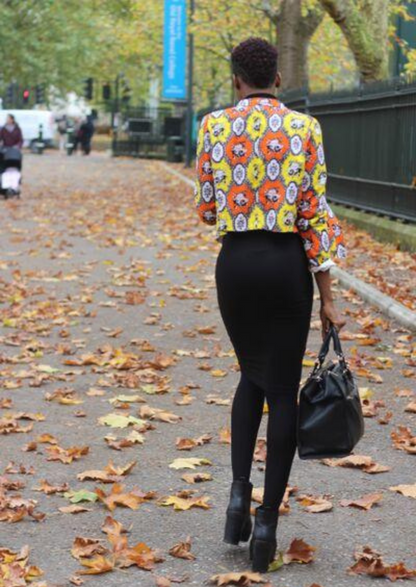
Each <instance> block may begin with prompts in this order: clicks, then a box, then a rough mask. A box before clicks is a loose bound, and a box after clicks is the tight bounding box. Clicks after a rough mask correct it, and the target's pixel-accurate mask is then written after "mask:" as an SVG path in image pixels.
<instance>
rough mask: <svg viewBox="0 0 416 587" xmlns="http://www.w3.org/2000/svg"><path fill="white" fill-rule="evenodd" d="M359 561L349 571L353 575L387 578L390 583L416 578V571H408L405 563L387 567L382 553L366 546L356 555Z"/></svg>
mask: <svg viewBox="0 0 416 587" xmlns="http://www.w3.org/2000/svg"><path fill="white" fill-rule="evenodd" d="M354 558H355V560H356V561H357V562H356V563H355V564H354V565H352V566H351V567H349V568H348V569H347V572H348V573H349V574H351V575H369V576H370V577H387V578H388V579H390V581H396V580H397V579H411V578H412V577H415V576H416V570H408V569H406V567H405V566H404V563H403V562H399V563H394V564H393V565H388V564H387V565H386V564H385V563H384V561H383V558H382V557H381V555H380V553H379V552H377V551H376V550H373V549H372V548H370V547H369V546H364V547H362V549H361V550H360V551H358V552H355V553H354Z"/></svg>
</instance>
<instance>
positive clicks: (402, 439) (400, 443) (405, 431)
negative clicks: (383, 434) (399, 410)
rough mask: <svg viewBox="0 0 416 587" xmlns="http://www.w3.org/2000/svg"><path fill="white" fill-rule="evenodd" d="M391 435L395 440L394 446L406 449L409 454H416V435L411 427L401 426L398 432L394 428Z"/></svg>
mask: <svg viewBox="0 0 416 587" xmlns="http://www.w3.org/2000/svg"><path fill="white" fill-rule="evenodd" d="M390 436H391V438H392V440H393V446H394V448H397V449H398V450H404V451H406V452H407V453H409V454H416V436H413V435H412V433H411V432H410V428H407V427H406V426H399V430H398V431H397V432H396V431H395V430H392V432H391V433H390Z"/></svg>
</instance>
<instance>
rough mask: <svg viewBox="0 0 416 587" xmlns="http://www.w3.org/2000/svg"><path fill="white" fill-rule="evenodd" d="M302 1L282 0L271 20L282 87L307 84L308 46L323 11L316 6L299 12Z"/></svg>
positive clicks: (286, 88) (285, 88) (298, 86)
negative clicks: (274, 27) (272, 21)
mask: <svg viewBox="0 0 416 587" xmlns="http://www.w3.org/2000/svg"><path fill="white" fill-rule="evenodd" d="M301 7H302V0H283V2H282V4H281V7H280V10H279V12H278V13H277V14H276V16H275V19H274V22H275V24H276V33H277V50H278V54H279V55H278V60H279V71H280V73H281V75H282V86H281V87H282V89H283V90H288V89H296V88H301V87H305V86H307V85H308V46H309V42H310V39H311V37H312V35H313V33H314V32H315V30H316V29H317V27H318V26H319V24H320V23H321V21H322V19H323V16H324V12H323V11H322V10H321V9H320V7H318V8H317V9H314V10H309V11H308V12H307V14H303V15H302V10H301Z"/></svg>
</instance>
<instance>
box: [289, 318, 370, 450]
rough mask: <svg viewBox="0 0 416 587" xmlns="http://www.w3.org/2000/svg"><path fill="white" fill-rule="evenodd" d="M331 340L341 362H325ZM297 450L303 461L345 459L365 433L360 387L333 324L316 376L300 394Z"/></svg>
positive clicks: (320, 357)
mask: <svg viewBox="0 0 416 587" xmlns="http://www.w3.org/2000/svg"><path fill="white" fill-rule="evenodd" d="M331 338H332V340H333V344H334V350H335V353H336V355H337V357H338V361H333V360H332V361H327V362H325V363H324V361H325V357H326V355H327V354H328V350H329V345H330V341H331ZM296 433H297V448H298V455H299V458H300V459H304V460H306V459H323V458H338V457H345V456H348V455H349V454H351V451H352V450H353V448H354V447H355V445H356V444H357V442H358V441H359V440H360V438H361V437H362V435H363V434H364V418H363V412H362V407H361V400H360V395H359V392H358V387H357V385H356V383H355V380H354V378H353V375H352V373H351V371H350V369H349V367H348V364H347V362H346V360H345V357H344V353H343V352H342V349H341V343H340V340H339V337H338V332H337V330H336V328H335V326H334V325H331V327H330V329H329V331H328V333H327V335H326V337H325V340H324V341H323V343H322V346H321V350H320V351H319V355H318V358H317V359H316V362H315V366H314V368H313V370H312V373H311V374H310V375H309V377H308V378H307V380H306V382H305V383H304V385H303V386H302V388H301V390H300V393H299V405H298V416H297V432H296Z"/></svg>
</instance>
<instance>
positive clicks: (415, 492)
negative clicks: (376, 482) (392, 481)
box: [389, 483, 416, 499]
mask: <svg viewBox="0 0 416 587" xmlns="http://www.w3.org/2000/svg"><path fill="white" fill-rule="evenodd" d="M389 489H390V490H391V491H397V493H401V494H402V495H405V496H406V497H413V499H416V483H413V485H395V486H394V487H389Z"/></svg>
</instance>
